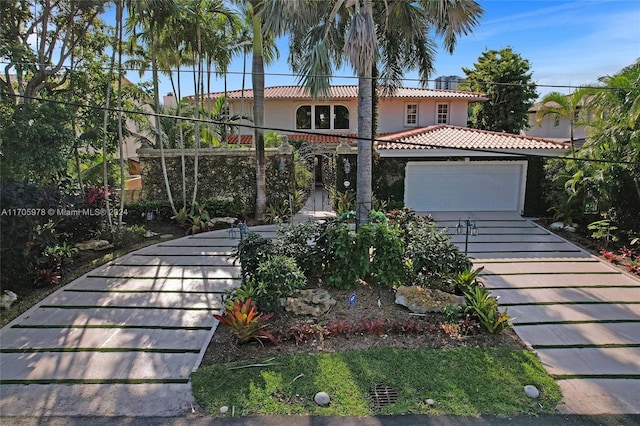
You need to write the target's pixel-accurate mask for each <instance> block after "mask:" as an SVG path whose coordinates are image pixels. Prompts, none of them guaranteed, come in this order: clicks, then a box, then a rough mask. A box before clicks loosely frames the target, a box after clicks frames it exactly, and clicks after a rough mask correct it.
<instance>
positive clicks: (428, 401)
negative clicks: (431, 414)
mask: <svg viewBox="0 0 640 426" xmlns="http://www.w3.org/2000/svg"><path fill="white" fill-rule="evenodd" d="M425 402H426V403H427V405H428V406H432V405H433V404H435V401H434V400H433V399H431V398H429V399H427V400H426V401H425Z"/></svg>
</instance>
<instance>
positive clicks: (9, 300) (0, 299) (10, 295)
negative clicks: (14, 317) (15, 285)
mask: <svg viewBox="0 0 640 426" xmlns="http://www.w3.org/2000/svg"><path fill="white" fill-rule="evenodd" d="M16 300H18V295H17V294H15V293H14V292H12V291H10V290H5V291H4V292H3V293H2V296H0V308H2V309H9V308H10V307H11V305H13V302H15V301H16Z"/></svg>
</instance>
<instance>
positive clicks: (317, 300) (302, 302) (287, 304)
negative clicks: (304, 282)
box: [280, 288, 336, 317]
mask: <svg viewBox="0 0 640 426" xmlns="http://www.w3.org/2000/svg"><path fill="white" fill-rule="evenodd" d="M280 304H281V305H282V306H284V309H285V310H287V311H288V312H293V313H294V314H296V315H311V316H314V317H317V316H320V315H322V314H324V313H326V312H327V311H328V310H329V309H331V307H332V306H333V305H335V304H336V301H335V300H334V299H332V298H331V295H330V294H329V292H328V291H327V290H325V289H322V288H315V289H310V290H300V291H298V293H297V295H296V296H293V297H285V298H282V299H280Z"/></svg>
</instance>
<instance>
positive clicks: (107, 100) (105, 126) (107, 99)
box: [102, 31, 118, 229]
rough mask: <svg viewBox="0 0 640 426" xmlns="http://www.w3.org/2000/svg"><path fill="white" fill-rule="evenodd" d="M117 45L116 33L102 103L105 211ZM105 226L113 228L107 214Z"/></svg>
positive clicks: (107, 199)
mask: <svg viewBox="0 0 640 426" xmlns="http://www.w3.org/2000/svg"><path fill="white" fill-rule="evenodd" d="M117 45H118V32H117V31H116V32H115V33H114V35H113V46H112V47H113V51H112V52H111V61H110V63H109V81H108V82H107V95H106V97H105V101H104V106H105V109H104V117H103V122H102V125H103V129H102V187H103V189H104V200H105V207H106V209H107V211H109V209H110V205H109V201H110V200H109V164H108V162H107V130H108V125H109V109H110V108H111V81H112V80H113V69H114V68H115V64H116V51H117ZM107 224H108V227H109V229H111V227H112V226H113V224H112V222H111V215H110V214H107Z"/></svg>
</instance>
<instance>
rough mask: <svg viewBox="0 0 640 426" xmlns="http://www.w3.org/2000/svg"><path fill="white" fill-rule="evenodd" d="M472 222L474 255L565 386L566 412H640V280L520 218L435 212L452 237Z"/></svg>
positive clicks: (461, 241)
mask: <svg viewBox="0 0 640 426" xmlns="http://www.w3.org/2000/svg"><path fill="white" fill-rule="evenodd" d="M467 217H470V218H471V219H472V220H476V223H477V226H478V228H479V235H478V236H470V237H469V243H468V251H469V256H471V257H472V258H473V261H474V266H475V267H480V266H484V271H483V272H482V278H483V280H484V282H485V283H486V285H487V287H488V288H490V289H491V293H492V294H493V295H495V296H499V297H500V299H499V300H500V304H501V305H502V306H505V307H507V308H508V312H509V314H510V315H511V316H513V317H514V319H513V323H514V325H515V331H516V333H517V334H518V335H519V336H520V338H522V340H523V341H524V342H525V343H527V344H528V345H529V346H530V347H531V348H533V350H534V351H535V352H536V353H537V354H538V357H539V358H540V360H541V361H542V363H543V365H544V366H545V367H546V369H547V371H548V372H549V373H550V374H551V375H552V376H553V377H554V378H555V379H556V380H557V383H558V384H559V385H560V387H561V388H562V392H563V395H564V398H563V404H562V405H561V406H560V407H559V408H560V410H561V412H563V413H568V414H620V413H635V414H638V413H640V280H639V279H638V278H637V277H633V276H631V275H630V274H627V273H625V272H621V271H620V270H618V269H616V268H614V267H613V266H611V265H609V264H607V263H604V262H601V261H600V260H599V259H598V258H596V257H594V256H591V255H590V254H588V253H586V252H584V251H583V250H581V249H579V248H578V247H576V246H575V245H573V244H571V243H569V242H568V241H566V240H564V239H563V238H560V237H559V236H557V235H555V234H552V233H550V232H549V231H547V230H546V229H544V228H542V227H540V226H538V225H537V224H535V223H534V222H532V221H530V220H526V219H523V218H522V217H520V216H519V215H516V214H509V213H491V212H487V213H472V212H461V213H436V214H434V218H435V219H436V220H438V224H439V225H440V226H443V227H447V228H448V229H449V233H451V234H455V227H456V225H457V224H458V219H459V218H462V219H466V218H467ZM452 240H453V241H454V242H455V243H456V244H457V245H458V246H459V247H460V248H461V249H462V250H464V245H465V235H452Z"/></svg>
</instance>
